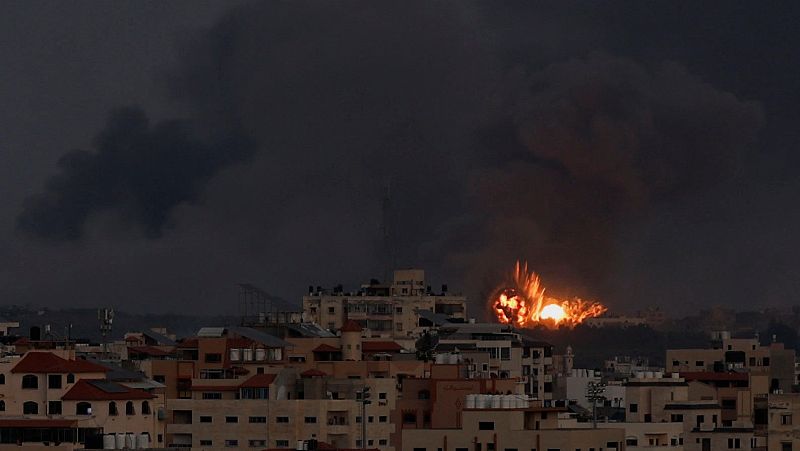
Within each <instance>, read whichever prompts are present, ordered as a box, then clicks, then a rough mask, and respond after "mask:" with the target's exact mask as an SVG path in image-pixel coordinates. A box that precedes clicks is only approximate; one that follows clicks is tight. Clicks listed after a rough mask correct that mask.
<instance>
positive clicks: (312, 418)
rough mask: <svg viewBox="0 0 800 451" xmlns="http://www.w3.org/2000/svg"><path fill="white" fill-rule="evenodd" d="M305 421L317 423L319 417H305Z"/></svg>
mask: <svg viewBox="0 0 800 451" xmlns="http://www.w3.org/2000/svg"><path fill="white" fill-rule="evenodd" d="M304 421H305V422H306V423H316V422H317V417H305V419H304Z"/></svg>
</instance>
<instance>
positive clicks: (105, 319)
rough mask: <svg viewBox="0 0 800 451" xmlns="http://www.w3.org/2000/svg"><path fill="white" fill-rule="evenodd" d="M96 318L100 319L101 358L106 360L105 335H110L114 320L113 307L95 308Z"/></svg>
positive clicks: (106, 340)
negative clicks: (101, 337)
mask: <svg viewBox="0 0 800 451" xmlns="http://www.w3.org/2000/svg"><path fill="white" fill-rule="evenodd" d="M97 320H98V321H100V335H102V336H103V360H108V339H107V336H108V335H111V324H112V323H113V322H114V309H113V308H100V309H97Z"/></svg>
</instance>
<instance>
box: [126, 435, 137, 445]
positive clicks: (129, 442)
mask: <svg viewBox="0 0 800 451" xmlns="http://www.w3.org/2000/svg"><path fill="white" fill-rule="evenodd" d="M135 446H136V436H135V435H133V434H132V433H130V432H128V433H127V434H125V447H126V448H128V449H133V448H134V447H135Z"/></svg>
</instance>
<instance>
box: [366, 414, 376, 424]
mask: <svg viewBox="0 0 800 451" xmlns="http://www.w3.org/2000/svg"><path fill="white" fill-rule="evenodd" d="M374 422H375V417H373V416H372V415H370V416H368V417H367V423H374Z"/></svg>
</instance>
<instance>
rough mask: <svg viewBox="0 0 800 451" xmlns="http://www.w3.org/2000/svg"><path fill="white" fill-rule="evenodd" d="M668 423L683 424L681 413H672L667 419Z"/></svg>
mask: <svg viewBox="0 0 800 451" xmlns="http://www.w3.org/2000/svg"><path fill="white" fill-rule="evenodd" d="M669 419H670V421H671V422H673V423H682V422H683V414H682V413H673V414H672V415H670V417H669Z"/></svg>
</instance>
